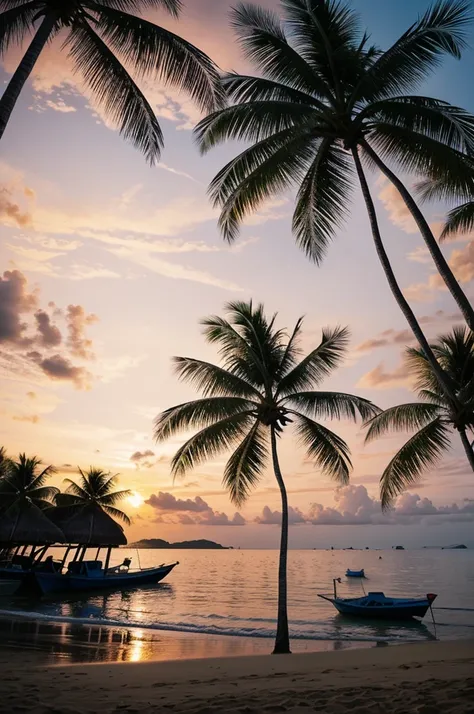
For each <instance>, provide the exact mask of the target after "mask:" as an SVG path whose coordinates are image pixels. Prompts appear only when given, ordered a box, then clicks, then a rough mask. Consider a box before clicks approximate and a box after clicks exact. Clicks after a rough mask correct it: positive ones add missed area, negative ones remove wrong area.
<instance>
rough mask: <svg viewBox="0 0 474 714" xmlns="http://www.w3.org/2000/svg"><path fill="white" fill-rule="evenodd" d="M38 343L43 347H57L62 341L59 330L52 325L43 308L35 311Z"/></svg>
mask: <svg viewBox="0 0 474 714" xmlns="http://www.w3.org/2000/svg"><path fill="white" fill-rule="evenodd" d="M35 320H36V326H37V330H38V334H39V343H40V345H42V346H43V347H57V346H58V345H60V344H61V342H62V335H61V330H60V329H59V328H58V327H57V326H56V325H53V323H52V322H51V318H50V316H49V315H48V313H47V312H45V311H44V310H38V311H37V312H35Z"/></svg>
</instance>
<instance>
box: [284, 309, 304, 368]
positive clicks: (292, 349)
mask: <svg viewBox="0 0 474 714" xmlns="http://www.w3.org/2000/svg"><path fill="white" fill-rule="evenodd" d="M302 324H303V318H302V317H300V318H299V319H298V321H297V323H296V325H295V327H294V328H293V332H292V333H291V335H290V339H289V340H288V342H287V345H286V348H285V351H284V353H283V357H282V358H281V363H280V367H279V370H278V372H279V377H280V379H281V378H282V377H284V376H285V375H286V374H287V373H288V372H289V371H290V370H291V369H293V367H294V366H295V365H296V363H297V361H298V359H299V358H300V357H301V354H302V350H301V348H300V345H299V337H300V334H301V326H302Z"/></svg>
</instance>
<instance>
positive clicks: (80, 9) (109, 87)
mask: <svg viewBox="0 0 474 714" xmlns="http://www.w3.org/2000/svg"><path fill="white" fill-rule="evenodd" d="M160 8H161V9H164V10H166V11H167V12H169V13H170V14H171V15H172V16H174V17H177V16H178V15H179V13H180V10H181V0H0V10H1V11H3V12H1V14H0V53H4V52H6V50H7V49H8V48H9V47H10V46H12V45H13V44H18V43H21V42H23V40H24V39H25V38H26V37H27V36H28V35H29V34H31V33H33V39H32V40H31V43H30V45H29V47H28V49H27V50H26V53H25V55H24V56H23V58H22V60H21V62H20V64H19V65H18V68H17V69H16V71H15V73H14V75H13V77H12V78H11V80H10V82H9V84H8V86H7V88H6V89H5V92H4V94H3V96H2V98H1V99H0V138H1V137H2V136H3V133H4V131H5V127H6V125H7V123H8V120H9V119H10V116H11V113H12V111H13V109H14V106H15V103H16V101H17V99H18V97H19V95H20V93H21V90H22V89H23V87H24V85H25V82H26V81H27V79H28V77H29V76H30V75H31V72H32V71H33V68H34V66H35V64H36V61H37V60H38V57H39V56H40V54H41V52H42V50H43V49H44V47H45V46H46V44H47V43H48V42H50V41H51V40H54V39H56V38H58V36H59V35H60V34H61V35H62V39H63V44H62V48H63V49H64V50H65V51H66V52H67V53H68V56H69V57H70V58H71V59H72V61H73V63H74V67H75V69H76V71H77V72H78V73H79V74H80V75H81V76H82V79H83V81H84V84H85V86H86V87H87V89H88V91H89V92H90V93H91V94H92V96H93V99H94V101H95V102H97V103H98V104H99V105H100V106H101V107H102V108H103V109H104V111H105V113H106V114H107V116H108V118H109V119H110V120H111V121H112V122H114V123H116V124H117V125H118V127H119V129H120V133H121V134H123V136H124V137H125V138H126V139H129V140H130V141H131V142H132V144H133V145H134V146H136V147H137V148H138V149H140V150H141V151H142V152H143V153H144V154H145V156H146V158H147V160H148V161H149V163H150V164H153V163H154V162H156V161H157V160H158V159H159V156H160V150H161V148H162V146H163V135H162V131H161V128H160V125H159V123H158V120H157V118H156V116H155V112H154V111H153V108H152V107H151V106H150V104H149V103H148V101H147V100H146V98H145V96H144V94H143V93H142V92H141V90H140V89H139V87H138V85H137V84H136V83H135V81H134V79H133V78H132V76H131V75H130V74H129V72H128V70H127V67H129V68H131V69H132V70H133V71H134V72H135V73H136V74H137V75H138V76H143V75H145V74H150V73H154V74H155V75H157V76H158V78H159V79H160V80H162V81H163V82H164V83H166V84H169V85H173V86H175V87H177V88H179V89H183V90H185V91H186V92H187V93H188V94H189V95H190V96H191V97H192V98H193V99H194V100H195V101H196V102H197V104H198V105H199V106H200V107H201V108H202V109H203V110H205V111H213V110H215V109H216V108H217V107H219V106H221V105H222V89H221V86H220V80H219V76H218V73H217V69H216V67H215V65H214V63H213V62H212V61H211V60H210V59H209V58H208V57H207V56H206V55H205V54H204V53H203V52H201V50H199V49H197V48H196V47H194V46H193V45H192V44H190V43H189V42H186V40H183V39H182V38H181V37H178V36H177V35H175V34H173V33H172V32H169V31H168V30H165V29H164V28H163V27H159V26H158V25H154V24H153V23H151V22H148V21H147V20H145V19H144V18H143V17H137V15H135V14H133V13H139V12H141V11H142V10H151V9H160Z"/></svg>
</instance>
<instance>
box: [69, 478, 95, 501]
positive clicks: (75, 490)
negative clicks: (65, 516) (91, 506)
mask: <svg viewBox="0 0 474 714" xmlns="http://www.w3.org/2000/svg"><path fill="white" fill-rule="evenodd" d="M64 483H65V484H67V489H66V492H65V495H68V496H74V497H75V498H79V499H82V500H84V501H87V500H88V499H89V498H90V494H89V493H88V492H87V491H86V490H85V489H84V488H82V486H79V484H77V483H76V482H75V481H73V480H72V479H71V478H65V479H64Z"/></svg>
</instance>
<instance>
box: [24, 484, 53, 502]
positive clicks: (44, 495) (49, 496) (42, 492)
mask: <svg viewBox="0 0 474 714" xmlns="http://www.w3.org/2000/svg"><path fill="white" fill-rule="evenodd" d="M58 493H59V488H56V486H40V487H38V488H32V489H29V490H28V496H29V497H30V498H31V500H37V499H39V500H42V501H50V502H51V503H52V502H53V501H54V499H55V497H56V495H57V494H58Z"/></svg>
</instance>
